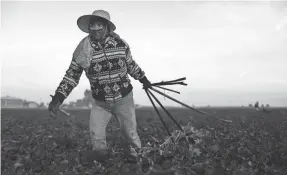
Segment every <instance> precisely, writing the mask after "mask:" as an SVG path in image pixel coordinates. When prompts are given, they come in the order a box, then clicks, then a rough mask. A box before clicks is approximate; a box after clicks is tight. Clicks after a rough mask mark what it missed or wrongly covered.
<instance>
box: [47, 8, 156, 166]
mask: <svg viewBox="0 0 287 175" xmlns="http://www.w3.org/2000/svg"><path fill="white" fill-rule="evenodd" d="M77 25H78V27H79V28H80V29H81V30H82V31H83V32H85V33H87V34H88V35H87V36H86V37H84V38H83V39H82V40H81V41H80V43H79V44H78V46H77V48H76V49H75V51H74V53H73V58H72V61H71V64H70V66H69V68H68V69H67V71H66V74H65V76H64V78H63V80H62V81H61V82H60V84H59V86H58V88H57V89H56V92H55V95H54V98H53V99H52V101H51V103H50V104H49V109H48V110H49V112H50V116H52V117H56V116H57V112H58V109H59V106H60V105H61V104H62V103H63V101H64V100H65V99H66V98H67V97H68V96H69V94H70V93H71V92H72V90H73V89H74V88H75V87H76V86H77V85H78V83H79V80H80V77H81V75H82V73H83V71H85V74H86V77H87V78H88V79H89V82H90V86H91V91H92V96H93V99H94V101H93V106H92V109H91V113H90V121H89V127H90V137H91V141H92V145H93V150H92V151H91V153H90V155H91V156H94V157H95V159H96V160H98V161H101V160H106V159H107V158H108V157H109V156H110V155H111V148H110V147H109V146H108V145H107V143H106V126H107V124H108V122H109V121H110V119H111V117H112V113H113V114H115V115H116V117H118V119H119V121H120V125H121V130H122V133H123V135H124V138H125V139H126V141H127V144H125V146H124V147H125V148H126V149H125V153H127V154H126V155H127V157H130V158H133V159H134V158H136V154H132V151H131V150H132V149H129V145H131V146H133V147H137V148H141V140H140V138H139V136H138V133H137V123H136V115H135V104H134V99H133V86H132V84H131V81H130V78H129V76H128V75H130V76H132V77H133V78H134V79H135V80H139V81H140V82H141V83H142V84H143V87H144V88H148V87H150V85H151V83H150V81H149V80H148V79H147V77H146V76H145V72H144V71H143V70H142V69H141V68H140V67H139V65H138V64H137V63H136V62H135V60H134V59H133V57H132V55H131V50H130V47H129V45H128V43H127V42H126V41H124V40H123V39H122V38H120V37H119V36H118V35H117V34H116V33H115V32H114V31H115V29H116V26H115V25H114V24H113V23H112V22H111V20H110V14H109V13H108V12H107V11H104V10H96V11H94V12H93V13H92V15H84V16H81V17H79V18H78V20H77Z"/></svg>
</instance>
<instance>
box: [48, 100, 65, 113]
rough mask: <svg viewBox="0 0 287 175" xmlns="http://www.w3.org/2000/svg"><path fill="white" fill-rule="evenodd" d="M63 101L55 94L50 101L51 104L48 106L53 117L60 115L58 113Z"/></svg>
mask: <svg viewBox="0 0 287 175" xmlns="http://www.w3.org/2000/svg"><path fill="white" fill-rule="evenodd" d="M61 104H62V103H61V102H60V100H59V99H58V98H57V97H56V96H54V97H53V98H52V101H51V102H50V104H49V107H48V111H49V116H50V117H52V118H57V117H58V114H59V111H60V110H59V109H60V105H61Z"/></svg>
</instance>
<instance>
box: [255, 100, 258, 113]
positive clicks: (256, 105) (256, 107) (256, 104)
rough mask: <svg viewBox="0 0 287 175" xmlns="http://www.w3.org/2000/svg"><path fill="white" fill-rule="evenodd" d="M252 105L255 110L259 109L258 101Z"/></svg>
mask: <svg viewBox="0 0 287 175" xmlns="http://www.w3.org/2000/svg"><path fill="white" fill-rule="evenodd" d="M254 107H255V109H256V111H259V103H258V101H257V102H256V103H255V104H254Z"/></svg>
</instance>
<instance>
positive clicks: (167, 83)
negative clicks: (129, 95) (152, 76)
mask: <svg viewBox="0 0 287 175" xmlns="http://www.w3.org/2000/svg"><path fill="white" fill-rule="evenodd" d="M175 84H180V85H184V86H187V84H186V83H184V82H159V83H153V84H151V86H155V85H157V86H164V85H175Z"/></svg>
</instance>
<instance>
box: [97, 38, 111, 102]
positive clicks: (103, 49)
mask: <svg viewBox="0 0 287 175" xmlns="http://www.w3.org/2000/svg"><path fill="white" fill-rule="evenodd" d="M98 45H100V47H101V49H102V51H103V53H104V55H105V59H106V61H107V66H108V67H109V79H110V81H111V68H110V65H109V60H108V57H107V55H106V52H105V48H103V47H102V45H101V44H100V43H98ZM111 91H112V94H113V101H114V103H115V95H114V92H113V90H111Z"/></svg>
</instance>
